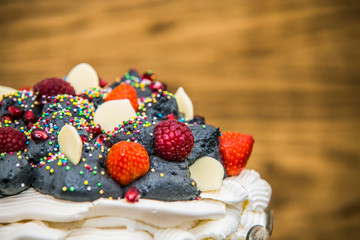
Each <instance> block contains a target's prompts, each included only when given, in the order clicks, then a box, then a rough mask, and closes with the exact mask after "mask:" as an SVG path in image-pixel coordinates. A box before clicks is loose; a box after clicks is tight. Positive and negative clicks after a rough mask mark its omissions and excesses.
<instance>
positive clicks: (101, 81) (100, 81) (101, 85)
mask: <svg viewBox="0 0 360 240" xmlns="http://www.w3.org/2000/svg"><path fill="white" fill-rule="evenodd" d="M107 84H108V83H107V82H106V80H105V79H103V78H100V79H99V86H100V87H101V88H104V87H106V85H107Z"/></svg>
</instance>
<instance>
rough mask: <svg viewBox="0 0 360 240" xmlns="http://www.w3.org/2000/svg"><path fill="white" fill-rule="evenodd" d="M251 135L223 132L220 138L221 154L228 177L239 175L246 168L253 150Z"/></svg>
mask: <svg viewBox="0 0 360 240" xmlns="http://www.w3.org/2000/svg"><path fill="white" fill-rule="evenodd" d="M253 145H254V139H253V137H252V136H251V135H247V134H242V133H237V132H223V133H222V135H221V136H220V154H221V157H222V161H223V165H224V167H225V170H226V173H227V175H228V176H234V175H238V174H239V173H240V172H241V171H242V169H243V168H244V167H245V166H246V163H247V161H248V159H249V157H250V155H251V151H252V149H253Z"/></svg>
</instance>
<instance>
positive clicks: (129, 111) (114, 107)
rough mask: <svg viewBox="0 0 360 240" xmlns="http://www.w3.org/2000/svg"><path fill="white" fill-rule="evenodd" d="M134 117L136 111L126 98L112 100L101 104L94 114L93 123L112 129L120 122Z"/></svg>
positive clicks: (107, 129)
mask: <svg viewBox="0 0 360 240" xmlns="http://www.w3.org/2000/svg"><path fill="white" fill-rule="evenodd" d="M132 117H136V112H135V111H134V108H133V107H132V106H131V104H130V101H129V100H128V99H121V100H112V101H107V102H104V103H103V104H101V105H100V106H99V107H98V109H97V110H96V111H95V114H94V123H95V124H99V125H100V126H101V128H102V129H104V130H105V131H112V130H114V128H115V127H118V126H119V125H120V124H121V123H122V122H124V121H126V120H129V119H130V118H132Z"/></svg>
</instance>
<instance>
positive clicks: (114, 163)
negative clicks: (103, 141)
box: [106, 141, 150, 186]
mask: <svg viewBox="0 0 360 240" xmlns="http://www.w3.org/2000/svg"><path fill="white" fill-rule="evenodd" d="M149 167H150V161H149V155H148V154H147V152H146V150H145V148H144V147H143V146H142V145H140V144H138V143H134V142H127V141H122V142H118V143H116V144H115V145H113V146H112V147H111V148H110V151H109V154H108V156H107V158H106V169H107V171H108V173H109V175H110V176H111V177H112V178H113V179H115V180H116V181H117V182H118V183H120V184H121V185H122V186H126V185H128V184H129V183H131V182H133V181H134V180H136V179H138V178H140V177H141V176H143V175H145V174H146V173H147V172H148V170H149Z"/></svg>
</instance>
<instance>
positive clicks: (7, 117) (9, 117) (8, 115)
mask: <svg viewBox="0 0 360 240" xmlns="http://www.w3.org/2000/svg"><path fill="white" fill-rule="evenodd" d="M5 121H9V122H12V121H14V118H13V117H12V116H11V115H10V114H4V115H2V116H1V122H5Z"/></svg>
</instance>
